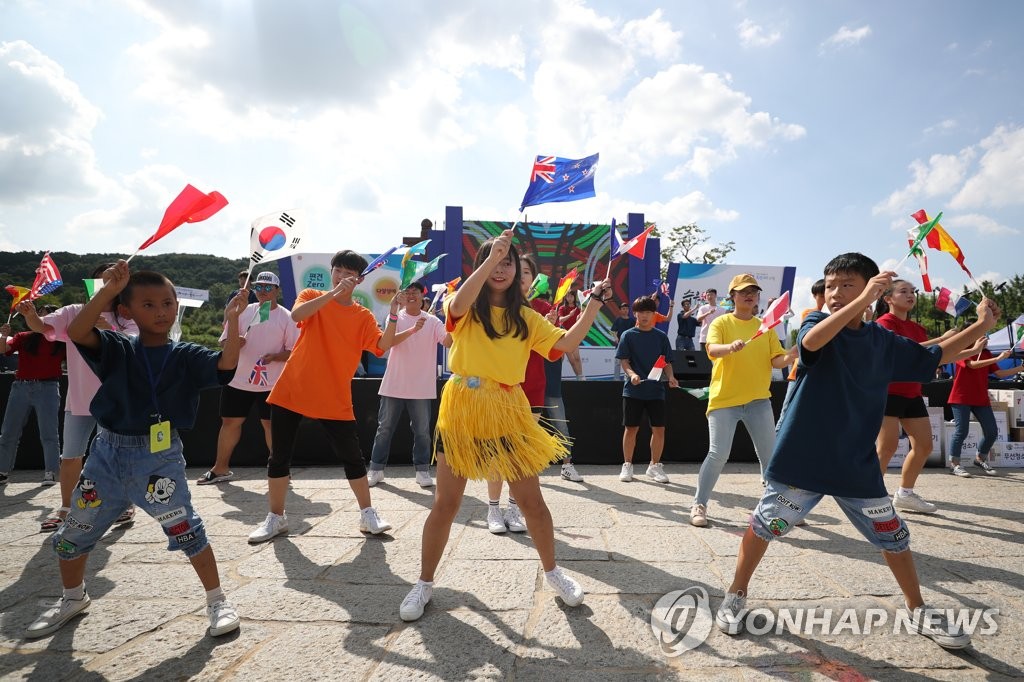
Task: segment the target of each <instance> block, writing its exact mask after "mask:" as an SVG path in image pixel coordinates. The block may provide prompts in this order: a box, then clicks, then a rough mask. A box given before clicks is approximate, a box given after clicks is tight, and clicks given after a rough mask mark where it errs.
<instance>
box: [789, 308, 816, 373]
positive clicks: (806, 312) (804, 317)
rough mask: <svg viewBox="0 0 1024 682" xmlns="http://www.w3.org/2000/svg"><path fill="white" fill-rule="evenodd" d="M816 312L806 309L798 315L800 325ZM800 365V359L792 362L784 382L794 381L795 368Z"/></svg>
mask: <svg viewBox="0 0 1024 682" xmlns="http://www.w3.org/2000/svg"><path fill="white" fill-rule="evenodd" d="M816 312H818V309H817V308H808V309H807V310H805V311H803V312H802V313H800V324H803V323H804V320H805V319H806V318H807V316H808V315H810V314H811V313H816ZM799 364H800V358H796V359H795V360H793V366H792V367H790V368H789V376H787V377H786V381H796V366H797V365H799Z"/></svg>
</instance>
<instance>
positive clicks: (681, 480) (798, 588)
mask: <svg viewBox="0 0 1024 682" xmlns="http://www.w3.org/2000/svg"><path fill="white" fill-rule="evenodd" d="M638 469H641V467H638ZM581 470H582V473H583V474H584V475H585V476H586V482H585V483H583V484H575V483H568V482H565V481H563V480H561V479H560V478H558V477H557V475H555V469H554V468H552V469H551V470H550V471H551V473H550V475H547V476H545V477H544V478H543V479H542V483H543V487H544V492H545V497H546V499H547V501H548V504H549V506H550V507H551V510H552V514H553V516H554V518H555V525H556V539H557V543H558V555H559V562H560V563H561V564H562V565H563V566H564V567H565V568H567V569H568V570H570V571H572V572H573V573H574V574H575V575H576V576H578V577H579V578H580V579H581V581H582V583H583V585H584V587H585V588H586V590H587V592H588V594H587V599H586V602H585V603H584V604H583V606H581V607H579V608H576V609H567V608H565V607H564V606H562V605H561V602H560V601H556V599H555V598H554V596H553V593H552V592H551V591H550V590H548V589H547V588H546V586H545V584H544V581H543V575H542V573H541V571H540V566H539V563H538V561H537V558H536V555H535V553H534V551H533V549H532V546H531V544H530V541H529V538H527V537H524V536H517V535H512V534H509V535H506V536H494V535H491V534H490V533H488V532H487V530H486V527H485V523H484V520H485V517H486V503H485V495H486V490H485V487H484V485H483V484H481V483H470V485H469V486H468V488H467V496H466V500H465V503H464V505H463V508H462V511H461V512H460V516H459V519H458V521H457V525H455V526H454V528H453V532H452V538H451V542H450V543H449V546H448V549H447V552H446V554H445V556H444V559H443V561H442V564H441V567H440V571H439V574H438V578H437V585H438V587H437V589H436V590H435V592H434V599H433V601H432V602H431V604H430V606H428V608H427V612H426V614H425V615H424V617H423V618H422V619H421V620H420V621H419V622H417V623H412V624H404V623H402V622H401V621H400V620H399V618H398V606H399V603H400V602H401V600H402V598H403V596H404V595H405V593H406V592H407V590H408V588H409V585H410V584H411V582H412V581H413V580H414V579H415V577H416V575H417V572H418V557H419V544H420V530H421V528H422V525H423V520H424V518H425V516H426V514H427V510H428V508H429V506H430V503H431V494H430V492H429V491H424V490H423V489H420V488H419V487H417V486H416V485H415V484H414V482H413V480H412V471H411V469H407V468H393V469H391V470H389V472H388V474H389V478H388V479H387V480H386V481H385V482H384V483H383V484H382V485H381V486H379V487H377V488H375V489H374V490H373V499H374V504H375V506H376V507H377V508H378V509H379V510H380V511H381V512H382V514H383V515H384V516H385V517H386V518H387V519H388V520H390V521H391V523H392V524H394V526H395V528H394V530H393V531H392V532H391V533H390V534H388V535H386V536H379V537H364V536H362V535H361V534H360V533H359V532H358V529H357V524H358V513H357V510H356V507H355V502H354V499H353V497H352V494H351V492H350V491H349V490H348V487H347V485H346V483H345V482H344V480H343V478H342V476H341V475H340V473H341V472H340V470H338V469H332V468H319V469H305V470H297V471H296V472H295V480H294V482H293V486H292V492H291V493H290V496H289V499H288V511H289V518H290V521H291V526H292V530H291V534H290V536H289V537H280V538H277V539H275V540H274V541H273V542H270V543H267V544H264V545H258V546H249V545H248V544H247V543H246V535H247V534H248V533H249V532H250V530H251V529H252V528H253V526H254V525H255V524H256V523H258V522H259V521H260V520H262V518H263V517H264V515H265V501H264V497H263V494H262V491H263V490H264V489H265V483H264V480H263V470H261V469H246V470H242V471H240V472H238V473H239V474H240V476H239V479H238V480H236V481H234V482H231V483H229V484H223V485H221V486H219V487H218V486H209V487H207V486H204V487H199V486H193V495H194V497H195V502H196V506H197V508H198V509H199V511H200V513H201V514H202V515H203V517H204V518H205V519H206V522H207V524H208V531H209V535H210V536H211V538H212V540H213V544H214V546H215V549H216V552H217V556H218V558H219V560H220V565H221V574H222V576H223V581H224V585H225V588H226V589H227V591H228V594H229V596H230V598H231V599H232V600H233V602H234V603H235V605H236V606H237V607H238V610H239V612H240V613H241V615H242V619H243V620H242V627H241V629H240V631H239V632H237V633H235V634H232V635H229V636H226V637H223V638H220V639H217V640H214V639H212V638H209V637H206V636H205V631H206V626H207V623H206V619H205V615H204V611H203V608H202V607H203V606H204V602H203V598H202V590H201V587H200V585H199V582H198V580H197V579H196V577H195V576H194V574H193V572H192V570H191V568H190V567H189V565H188V564H187V562H186V561H185V559H184V558H183V557H182V556H180V555H178V554H170V553H168V552H167V551H166V550H165V549H164V547H165V541H164V539H163V535H162V533H161V532H160V530H159V528H158V526H157V525H156V523H155V522H154V521H152V520H151V519H149V518H140V520H139V521H138V522H136V523H135V525H134V527H133V528H131V529H129V530H121V531H114V532H111V533H109V534H108V535H107V537H106V538H105V539H104V541H103V542H102V544H101V545H100V546H99V548H98V549H97V550H96V551H94V552H93V555H92V557H91V561H90V567H89V573H88V577H87V585H88V589H89V592H90V594H91V595H92V598H93V604H92V606H91V608H90V610H89V612H88V614H87V615H85V616H84V617H81V618H79V619H77V620H75V621H72V622H71V623H70V624H69V625H68V626H66V627H65V628H64V629H62V630H61V631H59V632H58V633H56V634H55V635H53V636H51V637H47V638H44V639H41V640H37V641H26V640H24V639H21V632H22V630H23V629H24V627H25V626H26V625H27V624H28V623H29V622H30V621H31V620H32V619H33V618H34V617H35V616H36V614H37V612H38V611H39V610H40V609H41V608H42V605H45V604H47V603H49V602H52V601H54V600H55V599H56V598H57V596H58V595H59V592H60V590H59V579H58V574H57V569H56V565H55V563H56V562H55V559H54V557H53V555H52V553H51V551H50V549H49V544H48V543H47V542H46V536H45V535H41V534H39V533H38V524H39V521H40V520H41V519H42V518H44V516H45V515H46V514H47V512H49V511H50V510H51V509H52V508H53V507H54V506H55V503H56V501H57V500H58V493H57V490H56V489H55V488H41V487H39V486H38V484H37V481H36V478H37V473H36V472H16V473H15V474H14V476H13V479H12V483H11V484H9V485H8V486H7V487H6V488H3V489H0V519H2V523H0V544H2V547H0V678H2V679H5V680H10V679H35V680H58V679H75V680H94V679H95V680H100V679H104V680H105V679H111V680H128V679H138V680H143V679H145V680H160V679H210V680H212V679H239V680H261V679H268V680H293V679H294V680H304V681H309V680H321V679H353V680H359V679H373V680H378V679H379V680H407V679H446V680H462V679H481V678H483V679H491V678H501V679H517V680H522V679H545V680H550V679H565V678H570V677H574V678H577V679H586V680H591V679H597V680H612V679H616V680H618V679H623V680H625V679H628V680H638V679H640V680H642V679H734V680H738V679H766V678H783V679H794V678H795V679H831V680H857V679H896V678H899V679H950V680H952V679H956V680H961V679H1004V678H1019V677H1024V651H1022V649H1024V646H1022V643H1024V577H1022V570H1024V542H1022V540H1024V532H1022V531H1024V514H1022V511H1021V503H1022V500H1024V470H1022V471H1020V472H1018V473H1009V474H1005V475H1003V476H1000V477H999V478H995V479H992V478H973V479H970V480H962V479H954V478H952V477H951V476H949V475H947V474H945V473H944V472H943V471H941V470H926V472H925V474H924V475H923V476H922V479H921V482H920V483H919V485H918V490H919V491H920V492H922V493H923V494H924V495H925V496H926V497H927V498H928V499H931V500H933V501H935V502H936V503H938V504H940V505H941V512H940V513H939V514H936V515H934V516H928V517H924V516H909V517H908V522H909V524H910V527H911V531H912V533H913V547H914V549H915V552H916V557H917V563H918V568H919V572H920V574H921V578H922V584H923V586H924V593H925V598H926V599H927V600H928V601H930V602H931V603H933V604H935V605H938V606H942V607H951V606H958V605H963V606H967V607H971V608H997V609H999V616H998V617H997V618H996V621H997V623H998V631H997V632H996V633H995V634H990V635H977V636H976V637H975V640H974V644H973V646H972V647H971V648H969V649H967V650H966V651H964V652H962V653H949V652H946V651H943V650H942V649H940V648H939V647H937V646H936V645H934V644H932V643H931V642H930V641H929V640H926V639H925V638H923V637H921V636H919V635H910V634H906V633H900V634H898V635H892V634H891V623H892V622H893V619H894V618H895V608H896V607H897V606H899V605H900V599H899V597H898V596H897V589H896V585H895V582H894V581H893V579H892V577H891V575H890V574H889V573H888V572H887V570H886V569H885V567H884V565H883V563H882V560H881V558H880V556H879V555H878V553H877V552H875V551H873V550H872V549H871V547H870V546H869V545H868V544H867V542H866V541H864V540H862V539H860V538H859V537H857V536H855V533H854V531H853V530H852V528H851V526H850V524H849V522H848V521H847V520H846V519H845V517H843V516H842V514H841V512H840V511H839V510H838V508H837V507H836V506H835V505H834V504H833V503H832V502H831V501H829V500H826V501H825V502H824V503H823V504H822V505H821V506H820V507H818V508H817V509H815V510H814V512H813V513H812V514H811V515H810V517H809V519H810V524H809V525H808V526H806V527H805V528H798V529H796V530H794V532H793V533H792V534H791V535H790V536H789V537H788V538H787V539H786V540H784V541H780V542H777V543H774V544H773V546H772V547H771V548H770V549H769V552H768V555H767V557H766V560H765V562H764V564H763V565H762V566H761V568H760V570H759V573H758V574H757V578H758V584H757V586H756V587H755V588H753V590H752V592H753V594H752V597H751V603H750V606H751V607H754V606H767V607H776V608H781V607H785V606H790V607H794V606H808V607H812V606H817V607H819V609H823V608H832V609H834V610H835V611H838V610H840V609H843V608H847V607H851V606H852V607H855V608H856V609H858V611H859V613H861V614H863V613H864V611H865V610H866V609H884V611H885V614H886V616H887V619H888V620H887V622H888V623H889V624H890V627H889V628H880V629H877V630H874V631H872V633H871V634H869V635H866V636H857V635H854V634H850V633H849V632H844V633H841V634H834V635H822V634H820V633H819V634H813V635H804V634H790V633H788V632H784V633H783V634H769V635H765V636H761V637H754V636H751V635H749V634H748V635H744V636H741V637H737V638H730V637H727V636H725V635H723V634H721V633H719V632H718V631H717V630H713V631H712V632H711V634H710V636H709V637H708V639H707V641H706V642H705V643H704V644H702V645H701V646H699V647H698V648H696V649H695V650H693V651H688V652H685V653H683V654H682V655H681V656H678V657H674V658H671V657H667V656H666V655H664V654H663V653H662V651H661V650H660V648H659V644H658V641H657V640H656V639H655V637H654V635H653V634H652V631H651V628H650V625H649V620H650V614H651V611H652V608H653V606H654V604H655V602H656V601H657V600H658V599H659V598H660V597H661V596H662V595H663V594H665V593H667V592H669V591H672V590H679V589H683V588H689V587H691V586H697V587H702V588H704V589H706V590H707V591H708V592H709V593H710V595H711V605H712V606H713V607H717V604H718V602H719V601H720V599H721V597H722V594H723V588H724V587H725V586H726V585H727V584H728V582H729V579H730V578H731V575H732V569H733V564H734V561H735V555H736V550H737V547H738V543H739V537H740V535H741V534H742V531H743V529H744V527H745V525H746V523H745V519H746V515H747V513H748V511H749V509H750V508H751V506H752V505H753V503H754V502H755V498H756V496H757V494H758V493H759V491H760V486H759V483H758V475H757V470H756V468H755V467H753V466H752V465H730V466H729V468H728V469H727V473H726V474H725V475H723V477H722V478H721V480H720V482H719V486H718V490H717V491H716V496H715V497H716V499H715V501H714V502H713V503H712V506H711V510H710V511H711V515H712V526H711V527H710V528H707V529H697V528H693V527H691V526H690V525H689V524H688V515H687V510H688V507H689V502H690V499H691V496H692V494H693V488H694V483H695V477H696V465H668V466H667V467H666V470H667V473H668V474H669V475H670V476H671V477H672V482H671V483H670V484H669V485H659V484H656V483H653V482H648V481H646V480H642V477H641V479H640V480H637V481H635V482H633V483H620V482H619V480H618V477H617V474H618V467H611V466H607V467H598V466H593V467H581ZM189 473H190V475H191V476H192V478H195V477H196V476H198V475H199V474H200V473H201V472H200V471H199V470H191V471H190V472H189ZM887 483H888V484H889V485H890V487H891V486H893V485H895V484H896V479H895V477H894V476H893V475H891V474H890V475H889V476H888V477H887ZM819 627H820V626H819Z"/></svg>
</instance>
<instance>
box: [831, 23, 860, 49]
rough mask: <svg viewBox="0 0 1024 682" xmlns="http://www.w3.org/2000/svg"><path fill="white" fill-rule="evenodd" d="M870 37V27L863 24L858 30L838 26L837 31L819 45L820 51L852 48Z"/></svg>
mask: <svg viewBox="0 0 1024 682" xmlns="http://www.w3.org/2000/svg"><path fill="white" fill-rule="evenodd" d="M870 35H871V27H870V26H868V25H867V24H865V25H864V26H861V27H860V28H850V27H848V26H845V25H844V26H840V27H839V30H838V31H836V32H835V33H833V34H832V35H830V36H829V37H828V38H826V39H825V41H824V42H822V44H821V49H822V50H828V49H832V50H841V49H843V48H847V47H852V46H853V45H856V44H858V43H860V42H861V41H862V40H864V39H865V38H867V37H868V36H870Z"/></svg>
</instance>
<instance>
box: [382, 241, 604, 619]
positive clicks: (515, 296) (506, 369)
mask: <svg viewBox="0 0 1024 682" xmlns="http://www.w3.org/2000/svg"><path fill="white" fill-rule="evenodd" d="M520 268H521V265H520V261H519V254H518V253H517V252H516V250H515V248H514V247H513V246H512V231H511V230H505V231H504V232H502V233H501V235H500V236H498V237H496V238H494V239H489V240H487V241H486V242H484V243H483V244H482V245H481V247H480V250H479V251H478V252H477V255H476V262H475V270H474V271H473V274H472V275H470V276H469V278H468V279H467V280H466V281H465V282H464V283H463V285H462V287H461V288H460V289H459V290H458V291H457V292H456V294H455V295H454V296H453V297H452V298H450V299H448V300H446V301H445V320H446V322H445V325H446V326H447V329H448V331H449V332H450V333H451V335H452V347H451V350H450V351H449V356H448V360H449V364H450V366H451V368H452V371H453V374H452V377H451V378H450V379H449V380H448V382H447V383H446V384H445V387H444V390H443V391H442V393H441V405H440V408H439V410H438V418H437V434H436V450H435V456H436V458H437V488H436V492H435V494H434V506H433V508H432V509H431V510H430V515H429V516H428V517H427V520H426V523H424V525H423V548H422V565H421V568H420V579H419V580H418V581H417V582H416V584H415V585H414V586H413V588H412V590H411V591H410V592H409V594H408V595H407V596H406V598H405V600H404V601H402V606H401V609H400V610H399V614H400V615H401V617H402V620H405V621H412V620H416V619H417V618H419V617H420V616H421V615H423V609H424V607H425V606H426V605H427V602H429V601H430V597H431V593H432V592H433V587H434V583H433V580H434V571H435V569H436V568H437V564H438V562H439V561H440V560H441V555H442V554H443V553H444V548H445V545H446V544H447V543H448V535H449V532H450V531H451V526H452V522H453V521H454V520H455V515H456V514H457V513H458V511H459V507H460V506H461V504H462V496H463V492H464V491H465V489H466V480H467V479H470V478H473V479H498V478H501V479H504V480H506V481H508V486H509V492H510V493H511V494H512V496H513V497H514V498H515V499H516V501H517V502H518V504H519V509H520V510H521V511H522V513H523V516H524V517H526V525H527V528H528V529H529V531H530V535H531V537H532V538H533V542H534V545H535V546H536V548H537V554H538V555H540V561H541V565H542V566H543V567H544V572H545V575H546V577H547V580H548V583H549V584H550V585H551V586H552V587H553V588H554V589H555V591H556V592H557V593H558V595H559V596H561V597H562V600H563V601H564V602H565V603H566V605H568V606H577V605H579V604H581V603H582V602H583V589H582V588H581V587H580V585H579V583H577V582H576V581H575V580H573V579H572V578H571V577H569V576H568V575H566V574H565V573H563V572H562V570H561V569H560V568H559V567H558V566H557V565H556V563H555V537H554V528H553V525H552V521H551V513H550V512H549V511H548V508H547V505H546V504H545V503H544V497H543V496H542V495H541V489H540V479H539V478H538V474H540V472H541V471H543V470H544V469H545V468H546V467H547V466H548V465H549V464H550V463H551V462H554V461H556V460H559V459H561V458H562V457H564V456H565V455H567V454H568V448H567V443H566V442H565V441H564V440H563V439H562V438H561V437H560V436H555V435H552V434H550V433H548V432H547V431H545V430H544V428H543V427H542V426H541V425H540V424H538V423H537V421H536V420H535V419H534V418H533V416H532V415H531V413H530V404H529V401H528V400H527V399H526V394H525V393H523V390H522V388H521V387H520V386H519V384H521V383H522V382H523V379H524V377H525V375H526V363H527V360H528V359H529V356H530V351H536V352H537V353H539V354H540V355H543V356H544V357H547V358H549V359H553V358H557V357H559V356H560V354H561V353H565V352H566V351H569V350H572V349H574V348H576V347H577V346H579V344H580V342H581V341H582V340H583V337H584V336H586V334H587V331H589V329H590V326H591V325H592V324H593V323H594V319H595V318H596V317H597V313H598V311H599V310H600V308H601V302H602V299H603V298H604V296H605V293H606V292H608V290H609V289H610V287H611V284H610V283H609V282H608V280H605V281H603V282H600V283H598V284H595V285H594V289H593V292H592V296H591V300H590V302H589V303H588V305H587V307H586V310H585V311H584V312H583V314H582V315H581V316H580V319H579V320H578V321H577V322H576V324H574V325H573V326H572V328H571V329H569V330H568V331H565V330H562V329H558V328H557V327H555V326H554V325H552V324H551V323H550V322H548V321H547V320H546V319H544V318H543V317H542V316H541V315H540V314H539V313H537V312H535V311H534V310H532V309H531V308H530V307H529V306H527V305H525V299H524V298H523V292H522V290H521V288H520V286H519V283H520Z"/></svg>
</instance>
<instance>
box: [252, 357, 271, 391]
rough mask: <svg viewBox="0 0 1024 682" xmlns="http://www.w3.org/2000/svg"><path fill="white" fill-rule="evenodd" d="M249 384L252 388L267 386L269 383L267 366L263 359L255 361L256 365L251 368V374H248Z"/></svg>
mask: <svg viewBox="0 0 1024 682" xmlns="http://www.w3.org/2000/svg"><path fill="white" fill-rule="evenodd" d="M249 383H250V384H253V385H254V386H267V385H268V384H269V383H270V375H269V374H268V372H267V364H266V363H265V362H263V358H260V359H259V360H257V361H256V364H255V365H253V366H252V372H250V373H249Z"/></svg>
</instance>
